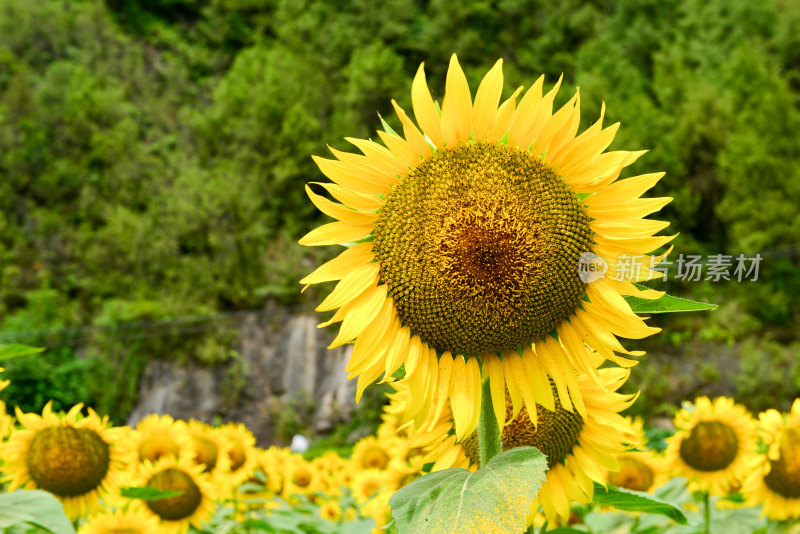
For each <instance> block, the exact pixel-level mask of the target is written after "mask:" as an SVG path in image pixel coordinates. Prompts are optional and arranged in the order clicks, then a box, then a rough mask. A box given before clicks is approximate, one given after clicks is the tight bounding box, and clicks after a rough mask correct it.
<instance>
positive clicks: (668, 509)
mask: <svg viewBox="0 0 800 534" xmlns="http://www.w3.org/2000/svg"><path fill="white" fill-rule="evenodd" d="M594 502H595V503H596V504H601V505H604V506H611V507H612V508H616V509H618V510H624V511H626V512H643V513H646V514H659V515H663V516H667V517H669V518H670V519H672V520H673V521H675V522H677V523H680V524H681V525H685V524H686V522H687V521H686V516H685V515H684V514H683V512H682V511H681V510H680V508H677V507H676V506H674V505H672V504H670V503H668V502H666V501H662V500H661V499H657V498H656V497H654V496H652V495H650V494H649V493H643V492H641V491H632V490H628V489H624V488H615V487H614V486H611V485H608V487H606V488H604V487H603V486H601V485H600V484H597V483H595V485H594Z"/></svg>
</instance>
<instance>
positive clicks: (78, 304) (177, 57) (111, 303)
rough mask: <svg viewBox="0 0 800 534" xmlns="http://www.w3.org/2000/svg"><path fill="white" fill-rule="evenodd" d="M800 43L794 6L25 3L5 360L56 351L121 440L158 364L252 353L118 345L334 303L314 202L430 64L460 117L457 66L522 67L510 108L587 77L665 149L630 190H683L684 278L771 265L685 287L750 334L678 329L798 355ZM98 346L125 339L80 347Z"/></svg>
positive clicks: (13, 110) (308, 0)
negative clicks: (311, 235) (520, 94)
mask: <svg viewBox="0 0 800 534" xmlns="http://www.w3.org/2000/svg"><path fill="white" fill-rule="evenodd" d="M798 35H800V13H799V12H798V10H797V9H795V5H794V3H793V2H791V1H789V0H766V1H763V2H755V3H754V2H750V1H749V0H687V1H678V0H666V1H657V0H644V1H643V0H619V1H616V2H613V3H608V2H601V1H599V0H591V1H579V0H569V1H564V2H546V1H544V0H504V1H501V2H481V1H473V2H462V3H457V4H454V3H453V2H447V1H444V0H432V1H430V2H422V1H419V0H389V1H385V2H373V1H369V0H351V1H349V2H345V3H337V4H332V3H329V2H321V1H318V0H305V1H302V2H298V1H296V0H272V1H269V2H256V1H252V0H224V1H222V0H221V1H214V2H206V1H199V0H170V1H169V2H154V1H149V0H136V1H122V0H106V1H102V0H81V1H75V2H63V1H61V0H43V1H38V2H31V1H29V0H6V1H4V2H3V3H2V5H0V178H2V179H0V318H2V323H1V324H0V341H1V342H5V343H17V342H19V343H35V344H37V345H41V346H47V347H48V348H49V349H50V350H49V351H48V353H46V355H45V356H44V357H43V358H42V359H41V361H42V362H43V365H44V367H43V369H44V371H47V373H49V374H52V375H53V376H55V377H59V378H57V379H55V378H54V379H53V380H51V381H49V382H45V383H44V385H43V387H46V389H47V390H48V391H50V392H52V395H53V396H55V397H57V400H58V402H59V403H62V404H64V405H66V404H67V403H70V402H73V401H74V400H85V401H88V402H89V403H91V404H93V405H94V406H96V407H97V408H98V409H100V410H101V411H105V412H107V413H110V414H112V417H113V418H114V419H115V421H117V422H121V421H122V420H123V419H124V418H125V416H126V414H127V411H128V410H129V409H130V408H131V407H132V406H133V403H134V402H135V400H136V389H137V388H136V384H135V380H134V379H135V378H136V377H138V375H139V374H140V373H141V372H142V370H143V368H144V365H145V363H146V361H147V359H148V358H176V359H184V358H196V359H198V360H200V361H201V362H203V363H209V364H210V363H215V362H217V361H219V360H220V359H226V358H227V355H228V354H229V351H230V350H232V349H235V348H236V347H235V340H232V339H231V336H229V335H228V334H230V331H228V332H226V333H224V334H220V333H219V332H218V331H217V330H215V329H205V330H204V329H198V331H192V332H191V333H187V331H186V330H181V329H166V328H163V329H162V328H159V329H158V331H157V332H152V333H148V334H147V335H145V334H144V333H143V332H142V331H139V332H135V333H134V332H130V331H128V332H126V333H125V335H124V336H123V335H121V333H120V332H119V331H118V330H117V329H115V328H114V325H116V324H118V323H119V322H124V321H133V322H142V321H153V320H160V319H166V318H171V317H182V316H195V315H199V314H213V313H217V312H226V311H235V310H244V309H253V308H260V307H261V306H263V304H264V301H265V300H266V299H273V300H276V301H278V302H279V303H281V304H286V305H298V304H303V303H304V302H305V301H304V300H303V299H304V298H312V299H313V298H314V296H315V294H314V292H315V290H313V289H312V290H310V291H309V292H307V293H306V294H305V295H304V296H303V295H300V293H299V292H298V291H297V290H298V286H297V280H298V279H299V278H301V277H302V275H303V274H304V273H307V272H308V271H310V270H311V269H312V268H313V266H314V265H318V264H319V263H320V262H321V261H323V260H324V259H326V258H328V257H330V256H331V255H332V254H333V253H334V251H333V250H332V249H329V248H322V249H319V250H304V249H303V248H302V247H299V246H298V245H297V239H298V237H300V236H301V235H302V234H303V233H304V232H306V231H308V230H309V229H310V228H311V227H313V226H314V225H315V224H317V223H319V222H320V215H319V214H317V213H316V212H315V210H314V209H313V208H312V206H311V204H310V203H309V202H308V201H307V199H306V198H305V195H304V192H303V188H302V184H303V183H305V182H308V181H315V180H322V179H323V177H322V176H321V173H320V172H319V171H318V170H317V169H316V167H315V165H314V164H313V162H312V160H311V159H310V155H311V154H317V155H325V154H327V152H328V151H327V148H326V144H327V143H330V144H331V145H332V146H334V147H336V148H339V149H348V150H349V149H352V147H349V145H348V144H347V143H346V142H345V141H344V140H343V138H344V137H345V136H360V137H369V136H371V137H375V134H374V131H375V129H376V127H377V126H378V117H377V113H380V114H381V115H382V116H383V117H385V118H386V120H387V122H388V123H389V124H390V125H391V126H392V127H393V128H396V129H399V124H398V121H397V120H396V119H395V118H394V117H393V115H394V114H393V111H392V107H391V104H390V100H391V99H392V98H394V99H396V100H397V101H398V102H399V103H400V104H401V105H402V106H405V107H406V108H407V109H408V108H410V96H409V95H410V87H409V81H410V79H411V78H412V76H413V75H414V72H415V71H416V69H417V67H418V65H419V63H420V62H421V61H423V60H424V61H425V62H426V68H427V72H428V74H429V79H430V86H431V88H432V90H433V91H434V96H435V97H436V98H439V99H440V98H441V96H442V95H441V93H442V90H443V87H444V77H445V72H446V66H447V62H448V60H449V57H450V55H451V54H452V53H453V52H457V53H458V54H459V59H460V62H461V64H462V65H463V67H464V69H465V71H466V74H467V77H468V78H469V80H470V82H471V84H472V85H473V87H474V86H475V84H477V82H478V81H479V79H480V77H481V76H482V75H483V73H485V72H486V70H487V68H488V67H489V66H490V65H491V64H492V63H493V62H494V61H495V60H496V59H497V58H499V57H503V58H504V72H505V76H506V80H507V84H506V88H505V89H504V91H505V94H506V96H507V95H509V94H510V92H511V91H512V90H513V88H515V87H516V86H517V85H520V84H525V85H530V84H531V83H532V81H533V80H535V78H536V77H538V76H539V74H540V73H542V72H544V73H545V74H546V75H547V76H548V78H547V84H548V85H552V83H554V82H555V80H556V79H557V77H558V76H559V75H561V74H562V73H563V74H564V88H565V89H566V88H571V87H574V86H576V85H579V86H580V87H581V96H582V108H583V110H584V113H583V125H584V126H586V125H588V124H590V123H591V122H593V121H594V120H595V119H596V117H597V115H598V112H599V109H600V105H601V101H603V100H604V101H605V102H606V104H607V105H608V107H607V115H606V121H607V123H609V124H610V123H613V122H615V121H621V122H622V128H621V129H620V131H619V134H618V136H617V139H616V141H615V143H614V145H613V146H612V147H611V148H612V149H617V148H620V149H642V148H649V149H651V152H650V153H649V154H648V155H647V156H646V157H644V158H642V161H641V163H637V164H636V165H635V166H634V167H633V168H632V169H631V171H630V172H631V173H638V172H650V171H653V170H665V171H666V172H667V174H666V177H665V178H664V179H663V180H662V181H661V182H660V183H659V184H658V185H657V186H656V190H655V191H654V195H663V196H671V197H673V198H674V199H675V200H674V202H672V203H671V204H670V205H668V206H667V208H665V210H664V215H663V217H664V218H665V219H669V220H670V221H672V226H671V228H670V230H671V231H674V232H679V233H680V235H679V237H678V238H677V239H676V240H675V243H674V244H675V246H676V251H675V254H678V253H684V254H685V253H697V254H709V253H726V254H734V255H735V254H738V253H744V254H746V255H748V256H751V255H753V254H755V253H756V252H765V254H764V261H763V263H762V266H761V273H760V278H759V280H758V281H757V282H754V283H735V282H725V283H718V284H711V283H693V284H680V283H675V282H673V281H669V282H668V284H667V286H666V287H665V289H667V290H669V292H670V293H674V294H677V295H682V296H686V297H688V298H691V299H693V300H698V301H700V300H702V301H707V302H714V303H720V304H721V305H723V306H726V305H727V304H728V303H733V304H734V305H733V306H731V308H735V309H736V310H738V316H736V317H732V321H731V322H730V323H727V324H723V323H721V322H716V323H715V322H713V321H715V320H714V319H711V318H708V316H706V315H704V316H703V318H702V319H693V318H689V319H680V320H677V321H680V322H673V323H669V324H678V325H680V326H681V328H678V329H672V330H673V332H675V333H674V334H672V335H673V341H675V342H676V343H678V344H679V343H680V342H682V341H681V340H683V341H685V340H687V339H696V338H695V337H694V336H695V333H696V332H698V331H701V334H700V339H702V340H707V341H714V342H720V343H738V342H740V341H741V340H742V339H743V338H744V337H747V336H751V335H757V334H761V333H762V332H763V331H764V330H766V331H768V332H769V333H770V334H771V335H772V337H773V339H775V340H777V341H779V342H781V343H787V342H791V341H792V340H796V339H797V333H796V329H795V328H793V325H796V324H797V322H798V320H800V315H798V314H799V313H800V311H798V310H800V269H798V266H800V260H799V259H798V258H800V250H798V249H797V246H796V244H797V243H800V223H799V222H798V219H797V217H795V211H796V206H797V205H798V204H800V185H798V184H800V175H798V173H800V164H799V163H800V145H798V143H797V142H796V132H797V131H798V129H800V106H798V95H799V94H800V53H799V52H798V50H800V38H798ZM562 92H563V93H564V94H563V95H561V96H560V97H559V98H560V99H561V101H562V102H563V101H564V100H565V99H566V98H568V97H569V96H570V95H569V91H562ZM658 321H659V322H660V323H659V324H664V323H665V322H669V321H676V320H674V319H664V318H659V319H658ZM699 321H703V322H704V324H703V325H698V324H696V322H699ZM83 325H93V326H102V327H103V329H100V330H97V329H94V330H91V331H89V332H86V331H72V330H70V329H71V328H73V327H77V326H83ZM709 325H711V326H709ZM53 330H58V331H62V332H61V333H60V334H58V335H53V334H47V335H46V334H44V333H40V334H37V336H36V337H34V338H25V337H24V336H22V334H21V333H22V332H31V331H39V332H41V331H53ZM64 330H66V332H63V331H64ZM12 334H14V335H13V336H12ZM26 335H27V334H26ZM14 336H16V337H14ZM226 336H227V337H226ZM40 341H41V342H40ZM753 350H754V351H761V352H767V353H771V352H773V349H772V348H770V347H766V348H764V347H755V348H754V349H753ZM745 357H746V355H745ZM87 362H88V363H87ZM14 365H17V364H14ZM25 365H26V364H24V363H20V364H19V366H18V367H16V368H14V369H12V368H11V367H12V365H11V363H10V362H9V368H10V369H9V373H11V374H13V379H14V380H15V381H19V382H20V388H22V389H17V390H16V393H14V392H13V390H12V392H9V393H7V395H16V396H17V397H14V398H15V399H16V398H19V399H29V400H30V402H28V404H27V405H26V406H27V407H28V408H29V409H40V408H41V403H42V402H44V400H45V399H44V398H42V397H41V395H40V392H37V391H36V389H35V388H34V387H33V386H32V385H31V384H30V383H29V382H27V383H26V380H27V379H28V378H29V379H31V380H39V379H40V378H41V379H43V378H44V377H43V376H42V375H44V374H45V373H44V371H42V372H40V371H38V370H37V369H32V368H29V367H25ZM743 365H744V364H743ZM88 367H92V370H93V374H92V375H91V376H89V375H87V368H88ZM37 373H39V374H37ZM26 374H28V375H26ZM661 374H663V373H661ZM26 376H27V378H26ZM48 376H49V375H48ZM704 376H705V378H707V379H709V380H710V379H713V378H714V377H713V376H711V375H710V374H708V373H706V374H705V375H704ZM723 378H724V377H723ZM126 381H127V383H124V382H126ZM745 382H746V381H742V387H745V388H748V391H749V390H752V389H753V388H752V384H747V383H745ZM26 384H27V385H26ZM99 384H102V387H100V386H99ZM791 387H792V388H794V389H792V390H791V391H789V392H787V394H788V396H790V397H791V396H796V395H797V392H798V391H799V390H798V389H797V388H796V386H795V385H794V384H792V385H791ZM62 388H63V391H59V390H61V389H62ZM759 402H760V401H759ZM23 404H24V403H23ZM64 407H66V406H64Z"/></svg>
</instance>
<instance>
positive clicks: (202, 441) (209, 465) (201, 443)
mask: <svg viewBox="0 0 800 534" xmlns="http://www.w3.org/2000/svg"><path fill="white" fill-rule="evenodd" d="M193 439H194V443H195V445H196V447H197V454H196V455H195V457H194V460H195V462H197V463H198V464H203V465H204V466H205V467H204V469H203V472H204V473H208V472H210V471H213V470H214V468H215V467H216V466H217V457H218V455H219V449H218V448H217V445H216V444H215V443H214V442H213V441H211V440H210V439H206V438H204V437H202V436H194V437H193Z"/></svg>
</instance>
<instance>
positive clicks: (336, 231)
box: [298, 221, 375, 247]
mask: <svg viewBox="0 0 800 534" xmlns="http://www.w3.org/2000/svg"><path fill="white" fill-rule="evenodd" d="M374 228H375V225H373V224H372V223H369V224H359V225H354V224H349V223H345V222H339V221H337V222H332V223H328V224H323V225H322V226H320V227H319V228H315V229H313V230H311V231H310V232H309V233H307V234H306V235H304V236H303V237H302V238H301V239H300V241H298V243H300V244H301V245H305V246H307V247H320V246H324V245H341V244H343V243H350V242H353V241H358V240H359V239H362V238H364V237H367V236H368V235H369V234H370V233H371V232H372V230H373V229H374Z"/></svg>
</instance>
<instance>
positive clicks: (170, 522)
mask: <svg viewBox="0 0 800 534" xmlns="http://www.w3.org/2000/svg"><path fill="white" fill-rule="evenodd" d="M133 486H138V487H143V486H144V487H150V488H155V489H159V490H164V491H181V492H183V493H182V494H180V495H178V496H175V497H168V498H166V499H157V500H149V501H133V502H132V503H131V507H132V508H134V509H135V511H136V512H137V513H138V514H140V515H142V516H143V517H149V518H153V519H156V520H157V521H158V523H159V525H160V526H161V527H162V528H163V529H165V530H169V532H179V533H185V532H188V530H189V525H194V526H197V527H200V526H201V525H202V523H203V522H204V521H207V520H208V519H209V518H210V517H211V516H212V515H213V513H214V499H215V498H217V497H219V496H220V495H219V493H218V491H217V490H215V488H214V486H213V485H212V484H211V482H210V477H209V475H207V474H205V473H203V467H202V466H200V465H196V464H194V463H192V461H191V459H190V458H186V457H184V458H181V459H176V458H175V457H174V456H165V457H163V458H162V459H161V460H159V461H158V462H156V463H150V462H146V463H145V464H144V467H142V468H141V469H140V470H139V474H138V476H137V477H136V478H135V479H134V481H133Z"/></svg>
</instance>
